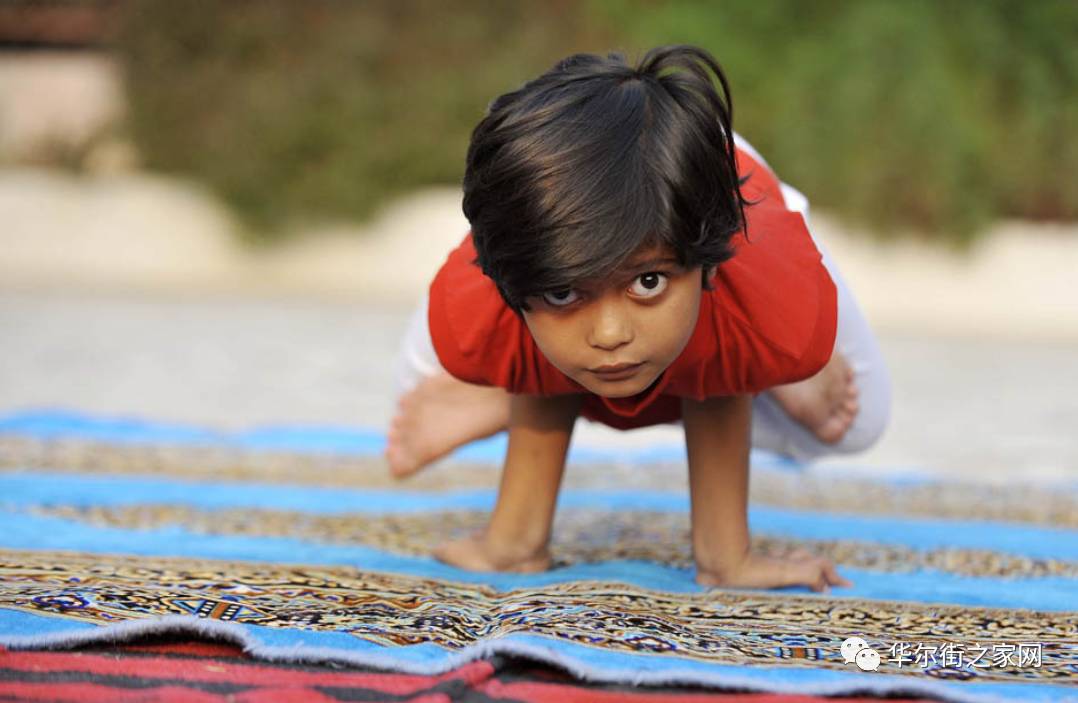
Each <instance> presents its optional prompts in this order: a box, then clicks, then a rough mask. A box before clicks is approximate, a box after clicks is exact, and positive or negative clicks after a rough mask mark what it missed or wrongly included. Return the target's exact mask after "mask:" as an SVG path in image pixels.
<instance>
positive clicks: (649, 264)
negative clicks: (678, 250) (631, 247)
mask: <svg viewBox="0 0 1078 703" xmlns="http://www.w3.org/2000/svg"><path fill="white" fill-rule="evenodd" d="M676 263H677V259H675V258H674V257H672V256H653V257H651V258H650V259H644V260H643V261H630V262H629V263H628V264H626V265H625V267H624V269H623V270H625V271H640V270H642V269H649V268H654V267H656V266H659V265H660V264H676Z"/></svg>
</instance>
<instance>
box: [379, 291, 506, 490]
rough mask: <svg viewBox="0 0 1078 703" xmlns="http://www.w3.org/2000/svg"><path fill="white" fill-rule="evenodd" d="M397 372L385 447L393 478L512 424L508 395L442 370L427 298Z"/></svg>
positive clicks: (407, 335) (410, 329) (403, 344)
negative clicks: (394, 405)
mask: <svg viewBox="0 0 1078 703" xmlns="http://www.w3.org/2000/svg"><path fill="white" fill-rule="evenodd" d="M395 375H396V380H397V412H396V414H395V416H394V418H393V420H392V422H391V423H390V426H389V433H388V437H387V443H386V451H385V456H386V460H387V461H388V463H389V468H390V471H391V472H392V473H393V474H394V475H395V476H398V477H404V476H407V475H409V474H412V473H414V472H416V471H418V470H419V469H421V468H423V467H424V466H426V465H427V464H429V463H430V462H432V461H435V460H436V459H439V458H441V457H443V456H445V455H446V454H448V453H449V452H451V451H452V450H454V449H456V448H457V447H459V446H461V445H463V444H467V443H468V442H471V441H473V440H476V439H481V438H483V437H489V436H490V435H492V434H494V433H496V432H499V431H501V430H503V429H505V427H506V425H507V424H508V423H509V394H508V393H506V392H505V391H504V390H502V389H501V388H492V387H488V386H476V385H473V384H470V383H464V382H463V381H458V380H457V379H455V378H453V377H452V376H450V375H449V374H448V373H446V372H445V370H443V369H442V365H441V364H440V363H439V361H438V357H437V355H436V354H435V352H434V347H433V345H432V344H431V341H430V332H429V331H428V327H427V298H426V296H424V297H423V300H422V301H421V302H420V304H419V306H418V307H417V308H416V311H415V312H414V313H413V314H412V318H411V320H410V321H409V324H408V330H407V331H406V332H405V335H404V340H403V341H402V342H401V349H400V353H399V355H398V357H397V364H396V374H395ZM461 408H467V412H461Z"/></svg>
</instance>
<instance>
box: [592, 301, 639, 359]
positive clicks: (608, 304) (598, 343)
mask: <svg viewBox="0 0 1078 703" xmlns="http://www.w3.org/2000/svg"><path fill="white" fill-rule="evenodd" d="M625 307H626V306H625V305H624V304H623V303H622V302H620V301H606V300H602V299H600V300H598V301H596V303H595V305H594V311H595V312H594V316H593V317H592V320H591V333H590V338H589V339H588V343H589V344H591V345H592V346H593V347H598V348H599V349H616V348H617V347H620V346H622V345H624V344H628V343H629V342H631V341H633V325H632V320H631V319H630V315H629V311H628V310H626V309H625Z"/></svg>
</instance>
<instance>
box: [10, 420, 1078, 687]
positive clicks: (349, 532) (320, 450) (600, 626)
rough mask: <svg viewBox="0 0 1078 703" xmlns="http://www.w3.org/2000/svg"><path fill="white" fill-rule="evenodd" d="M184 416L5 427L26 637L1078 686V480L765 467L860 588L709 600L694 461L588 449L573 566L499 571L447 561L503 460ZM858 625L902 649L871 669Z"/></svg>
mask: <svg viewBox="0 0 1078 703" xmlns="http://www.w3.org/2000/svg"><path fill="white" fill-rule="evenodd" d="M181 430H183V428H169V427H166V426H163V425H150V424H145V423H131V422H127V423H109V422H106V421H101V420H93V419H87V418H75V417H70V416H22V417H17V418H8V419H0V646H5V647H8V648H9V649H20V648H23V649H25V648H42V647H64V646H70V645H73V644H76V643H80V642H87V641H97V640H101V641H105V640H109V641H121V640H124V639H125V638H131V637H137V636H141V635H145V634H146V633H148V632H157V631H160V632H179V633H188V634H202V635H213V636H216V637H220V638H224V639H227V640H229V641H232V642H236V643H237V644H240V645H242V646H243V647H244V649H245V650H246V651H247V652H249V653H251V654H253V655H255V656H258V657H262V658H266V659H271V660H276V661H292V662H328V661H338V662H350V663H356V664H363V665H367V666H375V667H379V668H382V669H385V670H389V671H398V672H407V673H412V674H426V675H429V674H438V673H442V672H447V671H450V670H451V669H453V668H454V667H459V666H460V665H461V664H463V663H464V662H467V661H471V660H474V659H476V658H479V657H483V656H490V655H492V654H497V653H502V654H507V655H514V656H524V657H529V658H533V659H538V660H542V661H545V662H549V663H553V664H556V665H558V666H561V667H564V668H565V669H566V670H568V671H570V672H572V673H573V674H575V675H576V676H578V677H580V678H584V679H588V680H594V681H606V682H621V683H653V684H659V683H663V684H670V683H677V684H692V683H698V684H707V685H712V686H715V685H720V686H725V687H729V688H732V689H739V690H750V691H752V690H755V691H769V692H776V693H783V692H786V693H803V694H818V695H833V694H845V695H850V694H855V693H857V694H866V693H869V694H877V695H882V694H892V695H894V694H904V695H920V696H932V697H937V698H941V699H946V700H959V701H966V700H968V701H990V700H1044V701H1048V700H1065V699H1068V698H1071V699H1074V700H1078V515H1076V512H1078V500H1076V498H1078V489H1076V487H1075V486H1054V487H1050V488H1037V487H1030V486H1025V487H1021V488H1018V487H1014V486H1007V487H995V488H994V487H991V486H972V485H969V484H965V485H963V484H951V483H941V482H925V481H910V480H906V481H890V482H884V481H880V480H877V481H873V480H870V479H868V478H866V477H843V478H841V480H840V479H837V478H836V477H835V476H833V475H831V476H829V475H828V474H826V472H812V471H800V472H799V471H792V470H790V469H789V467H786V468H783V467H781V466H779V465H777V464H775V463H774V462H771V463H770V464H769V463H768V462H767V461H766V460H761V461H759V462H757V465H755V466H754V469H753V479H752V480H753V483H752V506H751V510H750V521H751V524H752V529H753V533H754V546H755V547H756V548H757V549H760V550H762V551H769V552H776V553H777V552H782V551H785V550H788V549H790V548H792V547H805V548H808V549H809V550H811V551H813V552H815V553H818V554H823V555H827V556H829V557H830V558H832V559H834V560H835V561H836V562H837V563H838V565H839V570H840V571H841V572H842V573H843V575H845V576H847V577H848V578H850V579H851V580H852V581H853V582H854V586H853V587H852V588H839V589H834V590H833V591H832V592H831V593H828V594H815V593H812V592H811V591H809V590H808V589H804V588H789V589H779V590H770V591H752V590H736V589H711V590H708V589H704V588H701V587H699V586H697V585H696V584H695V582H694V581H693V572H692V564H691V558H690V554H689V550H688V514H687V511H688V497H687V495H686V490H685V485H684V483H685V481H684V476H683V473H684V467H683V466H680V465H679V464H678V462H676V461H673V460H671V459H669V458H666V459H663V460H656V461H652V462H648V463H637V464H632V463H631V462H628V461H626V460H625V459H624V457H620V458H617V459H616V460H612V459H610V458H604V457H601V456H592V457H589V458H587V460H586V461H574V462H573V464H572V465H571V467H570V470H569V472H568V475H567V481H566V489H565V491H564V494H563V496H562V499H561V501H560V505H559V513H558V518H557V523H556V526H555V534H554V540H553V545H552V551H553V554H554V558H555V567H554V568H553V569H552V570H551V571H549V572H547V573H544V574H536V575H508V574H474V573H469V572H465V571H460V570H457V569H453V568H451V567H448V566H445V565H442V564H439V563H437V562H435V561H433V560H432V559H430V558H429V557H428V556H427V555H428V554H429V552H430V549H431V548H432V547H433V546H434V545H435V544H437V543H438V542H439V541H440V540H442V539H444V538H446V537H447V536H450V535H452V534H454V533H456V532H463V531H467V530H469V529H474V528H475V527H476V526H477V525H479V524H481V523H482V521H483V520H484V517H485V514H486V511H487V510H489V508H490V507H491V505H492V503H493V496H494V493H493V486H494V485H496V482H497V472H496V471H495V470H493V469H492V468H491V466H489V465H482V464H479V463H474V462H473V463H453V462H447V463H445V464H443V465H440V466H436V467H433V468H432V469H431V470H430V471H428V472H427V473H426V474H424V475H423V476H422V477H420V478H419V479H418V480H417V481H414V482H409V483H403V484H396V483H393V482H391V481H388V480H387V479H386V476H385V467H384V466H383V465H382V463H381V461H380V460H379V459H378V458H377V456H376V455H371V454H370V453H367V454H366V455H365V454H364V453H363V452H362V451H360V449H362V448H361V447H358V446H356V445H348V446H341V441H342V437H343V436H344V435H342V434H340V433H338V434H334V435H333V436H332V442H330V443H329V445H332V446H329V445H327V440H326V437H327V435H326V433H324V432H323V433H321V434H314V433H303V432H299V431H294V430H293V431H286V430H279V431H276V432H268V433H263V434H261V435H259V436H258V438H257V441H256V439H252V437H251V436H240V435H231V436H226V435H218V434H212V433H200V432H197V431H194V430H191V431H181ZM185 432H186V434H185ZM345 439H347V438H345ZM849 637H860V638H862V639H863V640H864V645H865V646H867V648H869V649H871V650H872V651H874V652H875V653H876V654H877V655H878V666H876V664H875V663H873V662H871V661H869V660H866V659H863V658H861V657H860V656H858V657H857V658H856V660H855V661H847V659H848V658H851V657H850V656H849V653H848V652H847V654H846V656H844V653H843V649H842V645H843V642H844V641H845V640H846V639H847V638H849ZM866 661H869V663H868V664H865V662H866Z"/></svg>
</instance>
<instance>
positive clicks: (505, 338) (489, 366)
mask: <svg viewBox="0 0 1078 703" xmlns="http://www.w3.org/2000/svg"><path fill="white" fill-rule="evenodd" d="M475 256H476V252H475V246H474V244H473V243H472V235H471V232H469V233H468V234H467V235H466V236H465V237H464V240H463V241H462V242H461V243H460V246H458V247H457V248H456V249H454V250H453V251H452V252H450V254H449V257H448V258H447V259H446V262H445V263H444V264H443V265H442V267H441V269H439V271H438V273H437V274H436V275H435V277H434V281H433V282H432V283H431V286H430V297H429V304H428V306H427V322H428V324H429V326H430V337H431V342H432V344H433V346H434V351H435V353H436V354H437V355H438V360H439V361H440V362H441V364H442V367H443V368H444V369H445V370H446V371H448V372H449V373H450V374H451V375H453V376H454V377H456V378H459V379H460V380H462V381H466V382H468V383H475V384H478V385H482V386H498V387H500V388H504V389H506V390H507V391H509V392H510V393H533V394H544V395H545V394H551V395H553V394H558V393H568V392H573V391H575V390H577V389H578V388H579V387H578V386H576V384H574V383H572V382H571V381H570V380H569V379H568V378H566V377H565V376H564V375H563V374H562V373H561V372H560V371H558V370H557V369H556V368H554V366H553V365H551V364H550V362H549V361H547V360H546V357H544V356H543V355H542V353H541V352H540V351H539V348H538V347H537V346H536V344H535V340H534V339H533V338H532V336H531V332H529V330H528V327H527V325H525V324H524V321H523V320H522V319H521V318H520V317H518V316H517V314H516V313H514V312H513V311H512V310H511V309H510V308H509V306H508V305H506V303H505V301H504V300H503V299H502V296H501V294H500V293H499V292H498V287H497V286H496V285H495V284H494V281H493V280H491V279H490V278H489V277H488V276H487V275H485V274H484V273H483V272H482V270H481V269H480V268H479V266H477V265H476V264H473V263H472V262H473V261H474V260H475Z"/></svg>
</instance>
